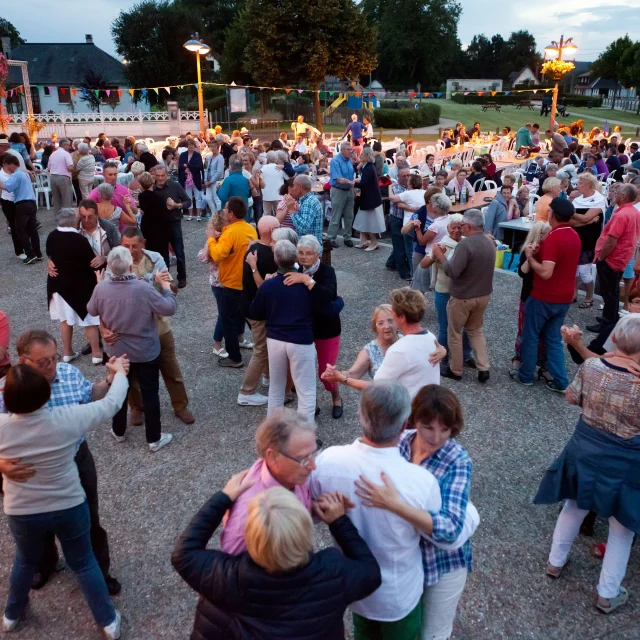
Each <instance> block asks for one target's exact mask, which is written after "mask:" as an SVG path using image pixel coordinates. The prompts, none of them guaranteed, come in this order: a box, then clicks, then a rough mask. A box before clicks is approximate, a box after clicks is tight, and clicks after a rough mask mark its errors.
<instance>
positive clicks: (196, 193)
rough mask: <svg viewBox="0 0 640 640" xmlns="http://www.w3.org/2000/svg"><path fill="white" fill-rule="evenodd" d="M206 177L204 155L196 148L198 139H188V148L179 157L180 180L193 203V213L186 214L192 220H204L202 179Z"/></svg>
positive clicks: (187, 218) (186, 217)
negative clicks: (194, 217) (194, 218)
mask: <svg viewBox="0 0 640 640" xmlns="http://www.w3.org/2000/svg"><path fill="white" fill-rule="evenodd" d="M203 178H204V163H203V162H202V156H201V155H200V152H199V151H198V150H197V149H196V141H195V140H194V139H193V138H189V139H188V140H187V150H186V151H183V152H182V153H181V154H180V156H179V158H178V182H179V183H180V184H181V185H182V188H183V189H184V190H185V191H186V192H187V195H188V196H189V199H190V200H191V203H192V205H193V206H192V208H191V212H190V213H191V215H187V216H185V219H186V220H191V219H192V218H193V216H194V215H195V216H196V220H202V213H201V212H202V208H203V207H204V195H203V193H202V180H203Z"/></svg>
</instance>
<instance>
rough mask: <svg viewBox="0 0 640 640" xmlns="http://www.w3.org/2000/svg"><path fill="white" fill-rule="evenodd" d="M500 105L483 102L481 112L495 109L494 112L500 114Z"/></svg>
mask: <svg viewBox="0 0 640 640" xmlns="http://www.w3.org/2000/svg"><path fill="white" fill-rule="evenodd" d="M500 108H501V107H500V105H499V104H498V103H497V102H485V103H484V104H483V105H482V110H483V111H487V109H495V110H496V111H498V112H500Z"/></svg>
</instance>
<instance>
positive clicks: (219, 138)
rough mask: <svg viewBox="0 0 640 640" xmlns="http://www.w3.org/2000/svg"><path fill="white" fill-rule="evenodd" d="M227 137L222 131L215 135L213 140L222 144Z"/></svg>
mask: <svg viewBox="0 0 640 640" xmlns="http://www.w3.org/2000/svg"><path fill="white" fill-rule="evenodd" d="M226 139H227V136H225V135H224V133H219V134H218V135H217V136H216V137H215V141H216V142H217V143H218V144H223V143H224V142H225V140H226Z"/></svg>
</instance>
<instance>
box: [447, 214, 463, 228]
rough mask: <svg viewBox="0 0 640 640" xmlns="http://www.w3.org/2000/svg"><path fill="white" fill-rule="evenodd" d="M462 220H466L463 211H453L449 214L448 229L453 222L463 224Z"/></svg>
mask: <svg viewBox="0 0 640 640" xmlns="http://www.w3.org/2000/svg"><path fill="white" fill-rule="evenodd" d="M462 222H464V216H463V215H462V214H461V213H452V214H451V215H450V216H449V223H448V224H447V229H448V228H449V227H450V226H451V225H452V224H461V223H462Z"/></svg>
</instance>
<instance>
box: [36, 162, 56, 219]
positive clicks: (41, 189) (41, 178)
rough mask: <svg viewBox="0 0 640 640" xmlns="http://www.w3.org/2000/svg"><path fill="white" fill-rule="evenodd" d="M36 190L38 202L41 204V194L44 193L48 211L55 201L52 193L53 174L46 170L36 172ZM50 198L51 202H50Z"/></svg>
mask: <svg viewBox="0 0 640 640" xmlns="http://www.w3.org/2000/svg"><path fill="white" fill-rule="evenodd" d="M34 191H35V192H36V202H37V203H38V204H40V194H42V195H43V196H44V202H45V204H46V206H47V211H49V209H51V204H52V203H53V194H52V193H51V176H50V175H49V174H48V173H47V172H46V171H43V172H42V173H37V174H36V181H35V188H34ZM50 198H51V202H49V199H50Z"/></svg>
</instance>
